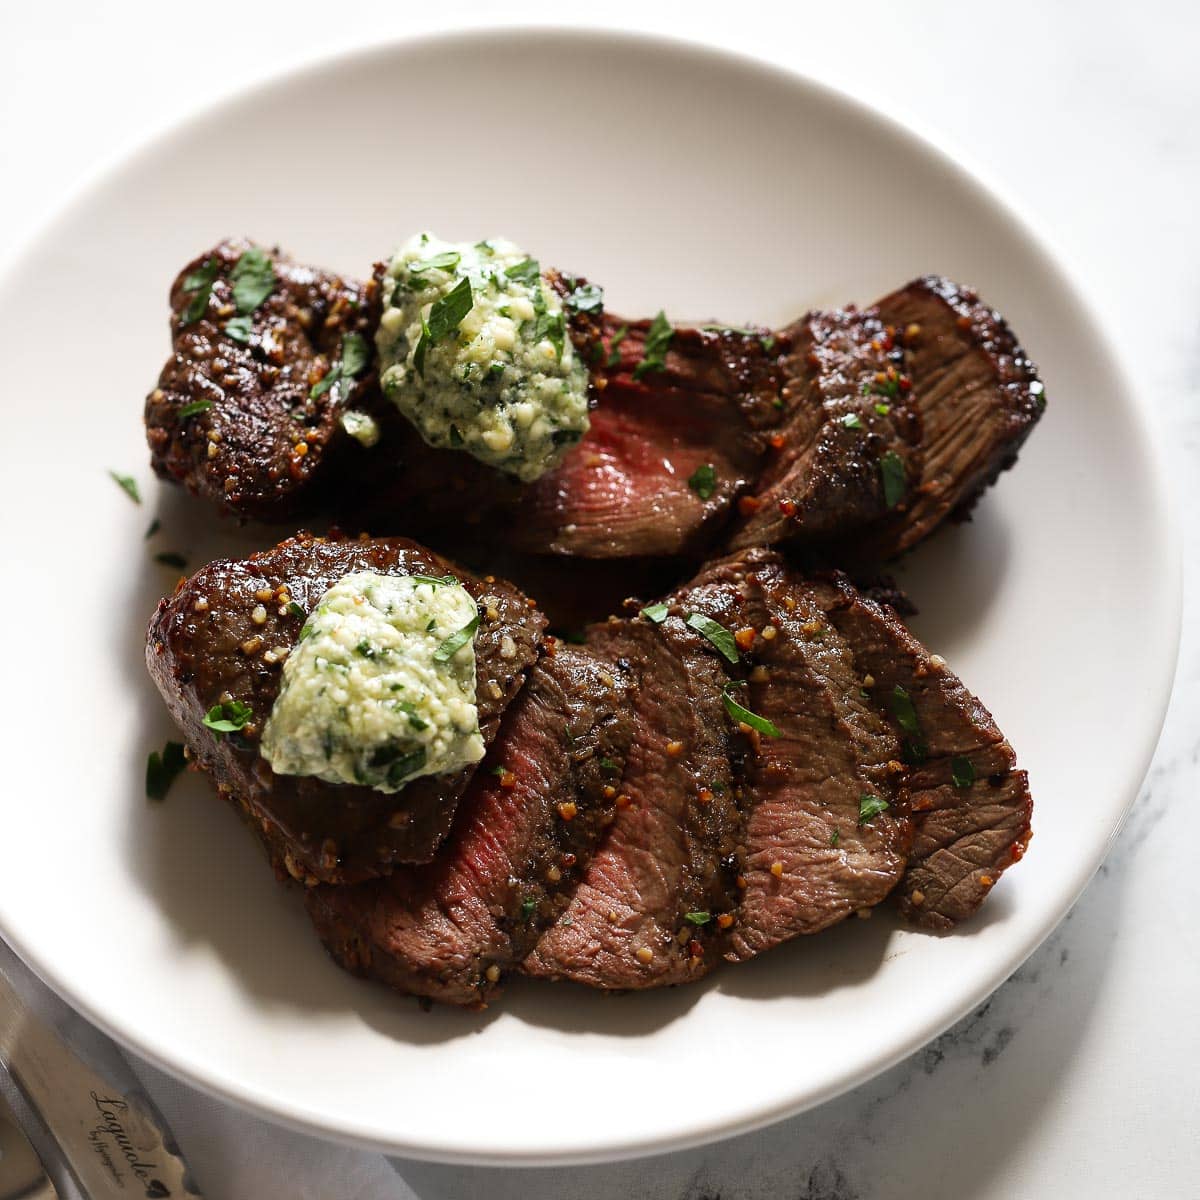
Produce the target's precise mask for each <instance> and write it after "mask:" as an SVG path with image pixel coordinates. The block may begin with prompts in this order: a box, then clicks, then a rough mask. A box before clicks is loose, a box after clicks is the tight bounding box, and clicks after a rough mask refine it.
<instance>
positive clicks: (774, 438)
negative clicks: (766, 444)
mask: <svg viewBox="0 0 1200 1200" xmlns="http://www.w3.org/2000/svg"><path fill="white" fill-rule="evenodd" d="M769 440H770V443H771V449H772V450H782V449H783V448H784V446H786V445H787V438H785V437H784V436H783V434H782V433H773V434H771V437H770V439H769Z"/></svg>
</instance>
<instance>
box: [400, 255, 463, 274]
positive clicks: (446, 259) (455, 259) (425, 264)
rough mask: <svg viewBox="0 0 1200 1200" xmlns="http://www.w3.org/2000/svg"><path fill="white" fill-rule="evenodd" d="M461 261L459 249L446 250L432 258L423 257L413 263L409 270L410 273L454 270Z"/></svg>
mask: <svg viewBox="0 0 1200 1200" xmlns="http://www.w3.org/2000/svg"><path fill="white" fill-rule="evenodd" d="M461 261H462V255H461V254H460V253H459V252H458V251H457V250H446V251H444V252H443V253H442V254H435V255H434V256H433V257H432V258H423V259H421V260H420V261H419V262H415V263H412V264H411V265H410V266H409V268H408V271H409V274H410V275H420V274H422V273H423V272H425V271H453V270H454V268H455V267H457V266H458V264H459V263H460V262H461Z"/></svg>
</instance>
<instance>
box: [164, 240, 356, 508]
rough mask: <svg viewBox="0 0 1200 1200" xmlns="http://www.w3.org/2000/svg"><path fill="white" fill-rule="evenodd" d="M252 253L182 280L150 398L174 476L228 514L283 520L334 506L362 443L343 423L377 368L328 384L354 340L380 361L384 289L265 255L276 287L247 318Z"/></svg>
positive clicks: (213, 256) (221, 251)
mask: <svg viewBox="0 0 1200 1200" xmlns="http://www.w3.org/2000/svg"><path fill="white" fill-rule="evenodd" d="M252 248H254V247H252V244H251V243H250V242H247V241H243V240H240V239H237V240H229V241H224V242H221V243H220V245H218V246H216V247H214V248H213V249H212V250H210V251H209V252H208V253H207V254H204V255H201V256H200V257H199V258H197V259H195V260H194V261H193V262H191V263H189V264H188V266H187V267H185V268H184V269H183V271H181V272H180V274H179V276H178V277H177V278H176V280H175V283H174V284H173V286H172V288H171V334H172V339H173V342H174V349H173V352H172V354H171V357H170V359H169V360H168V361H167V364H166V366H165V367H163V370H162V373H161V375H160V376H159V380H158V386H157V387H156V388H155V389H154V391H152V392H151V393H150V395H149V396H148V397H147V398H146V407H145V424H146V440H147V442H148V443H149V446H150V456H151V462H152V464H153V466H154V470H155V471H156V473H157V474H158V475H159V476H161V477H162V478H163V479H168V480H172V481H174V482H177V483H182V484H184V485H185V486H186V487H187V488H188V489H189V490H190V491H192V492H194V493H195V494H196V495H198V496H202V497H204V498H205V499H207V500H211V501H213V502H214V503H216V504H217V505H219V506H220V507H221V508H222V509H223V510H225V511H226V512H230V513H233V514H236V515H238V516H244V517H257V518H261V519H264V520H283V519H285V518H288V517H291V516H294V515H296V514H300V513H308V512H313V511H315V510H317V509H318V508H320V507H321V506H322V505H328V503H329V496H328V494H327V493H326V491H325V485H326V483H327V482H328V481H329V479H330V478H331V476H332V474H333V473H334V469H335V468H336V465H337V464H336V460H337V459H338V458H339V457H340V455H341V454H343V453H344V452H345V451H346V449H347V446H348V445H349V446H353V442H352V441H351V439H350V438H349V436H348V435H347V434H346V433H345V432H344V431H343V429H342V427H341V424H340V420H339V419H340V417H341V414H342V412H343V411H344V410H345V408H346V407H348V406H350V405H354V404H357V403H358V402H359V400H360V399H361V398H362V397H363V395H364V394H365V393H367V392H369V391H370V390H371V389H373V388H374V386H375V385H374V379H375V376H374V372H373V371H372V370H370V369H369V367H364V368H363V370H362V371H361V372H360V375H359V378H357V379H349V378H347V379H345V380H343V381H341V382H339V383H337V384H335V385H332V386H328V387H325V388H323V389H322V387H321V383H322V380H323V379H324V378H325V377H326V376H327V374H328V373H329V372H330V370H331V369H333V367H334V366H335V364H336V363H337V361H338V360H339V357H340V355H341V348H342V345H343V343H344V341H345V339H346V337H347V335H358V336H359V337H362V338H363V342H362V346H363V347H364V348H365V349H367V351H368V352H369V354H370V356H373V353H374V351H373V340H372V326H373V323H374V317H373V316H372V314H371V312H370V309H371V307H372V306H371V304H370V297H371V293H372V289H373V287H374V285H373V284H361V283H357V282H355V281H353V280H349V279H344V278H342V277H341V276H339V275H334V274H331V273H329V272H327V271H320V270H316V269H314V268H312V267H304V266H300V265H298V264H296V263H294V262H292V261H291V260H290V259H289V258H287V257H286V256H285V255H283V254H281V253H280V252H279V251H278V250H272V251H269V252H268V251H263V253H266V254H267V255H268V257H269V258H270V260H271V263H272V266H273V269H274V275H275V286H274V288H273V290H272V291H271V293H270V294H269V295H268V296H267V297H266V298H265V299H264V300H262V301H261V303H259V304H258V306H257V307H256V308H255V309H254V311H253V312H252V313H250V314H242V313H239V310H238V307H237V304H236V303H235V295H242V293H241V292H235V286H236V283H237V276H236V270H237V264H238V261H239V260H240V259H241V258H242V256H243V255H244V254H245V253H246V252H247V251H248V250H251V249H252ZM201 280H206V282H200V281H201ZM206 297H207V298H206ZM243 307H244V305H243ZM314 391H316V392H317V393H318V394H317V395H315V396H314V395H313V393H314Z"/></svg>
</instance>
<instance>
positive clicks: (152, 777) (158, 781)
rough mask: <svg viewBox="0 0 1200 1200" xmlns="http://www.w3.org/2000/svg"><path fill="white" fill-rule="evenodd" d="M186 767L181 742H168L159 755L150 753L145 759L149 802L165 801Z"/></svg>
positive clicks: (154, 752) (153, 751)
mask: <svg viewBox="0 0 1200 1200" xmlns="http://www.w3.org/2000/svg"><path fill="white" fill-rule="evenodd" d="M186 766H187V758H186V757H185V756H184V753H183V744H182V743H181V742H168V743H167V744H166V745H165V746H164V747H163V749H162V753H161V754H160V753H159V752H158V751H157V750H151V751H150V757H149V758H147V759H146V795H147V797H148V798H149V799H151V800H165V799H166V798H167V793H168V792H169V791H170V790H171V784H173V783H174V782H175V780H176V779H177V778H178V776H179V774H180V772H181V771H183V770H184V768H185V767H186Z"/></svg>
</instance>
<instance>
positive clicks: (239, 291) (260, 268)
mask: <svg viewBox="0 0 1200 1200" xmlns="http://www.w3.org/2000/svg"><path fill="white" fill-rule="evenodd" d="M229 278H230V281H231V282H232V283H233V302H234V304H236V305H237V310H238V312H239V313H240V314H241V315H242V316H245V315H247V314H248V313H252V312H253V311H254V310H255V309H256V308H257V307H258V306H259V305H260V304H261V303H262V302H263V301H264V300H265V299H266V298H267V297H268V296H269V295H270V294H271V293H272V292H273V291H274V290H275V285H276V283H278V280H277V279H276V277H275V268H274V266H272V265H271V260H270V259H269V258H268V257H267V256H266V255H265V254H264V253H263V252H262V251H261V250H260V249H259V248H258V247H257V246H251V247H250V249H249V250H247V251H246V252H245V253H244V254H243V255H242V256H241V258H239V259H238V260H237V262H235V263H234V264H233V270H232V271H230V272H229Z"/></svg>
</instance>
